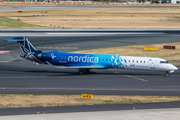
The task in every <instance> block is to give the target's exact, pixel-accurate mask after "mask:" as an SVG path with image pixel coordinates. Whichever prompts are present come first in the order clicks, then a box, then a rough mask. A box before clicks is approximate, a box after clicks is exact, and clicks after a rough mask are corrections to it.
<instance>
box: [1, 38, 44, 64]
mask: <svg viewBox="0 0 180 120" xmlns="http://www.w3.org/2000/svg"><path fill="white" fill-rule="evenodd" d="M4 41H6V42H13V41H17V43H18V44H19V47H20V49H21V51H22V52H23V55H20V56H21V57H23V58H25V59H28V60H31V61H35V62H41V61H39V60H38V59H37V58H36V57H35V56H36V55H37V54H39V53H42V51H41V50H37V49H36V48H35V47H34V46H33V45H32V44H31V43H30V42H29V41H28V39H27V38H26V37H16V38H13V39H8V40H4Z"/></svg>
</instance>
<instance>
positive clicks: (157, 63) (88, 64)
mask: <svg viewBox="0 0 180 120" xmlns="http://www.w3.org/2000/svg"><path fill="white" fill-rule="evenodd" d="M4 41H7V42H11V41H16V42H17V43H18V44H19V46H20V48H21V51H22V52H23V55H20V56H21V57H22V58H25V59H27V60H31V61H33V62H37V63H40V64H47V65H49V66H51V67H54V68H61V69H78V70H79V74H88V73H89V72H90V70H91V69H109V68H114V69H132V70H152V71H164V72H165V76H169V73H172V72H174V70H178V68H177V67H175V66H174V65H172V64H171V63H169V62H168V61H166V60H165V59H162V58H153V57H134V56H119V55H97V54H78V53H61V52H59V51H50V52H42V51H41V50H37V49H36V48H35V47H34V46H33V45H32V44H31V43H30V42H29V40H28V38H26V37H16V38H13V39H8V40H4Z"/></svg>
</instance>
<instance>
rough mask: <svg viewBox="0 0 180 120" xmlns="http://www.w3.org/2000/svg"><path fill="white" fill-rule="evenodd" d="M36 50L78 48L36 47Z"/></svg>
mask: <svg viewBox="0 0 180 120" xmlns="http://www.w3.org/2000/svg"><path fill="white" fill-rule="evenodd" d="M36 48H38V49H78V47H36Z"/></svg>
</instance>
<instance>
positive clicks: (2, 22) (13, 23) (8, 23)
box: [0, 17, 43, 29]
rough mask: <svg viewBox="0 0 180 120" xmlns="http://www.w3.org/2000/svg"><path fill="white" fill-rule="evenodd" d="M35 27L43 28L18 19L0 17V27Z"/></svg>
mask: <svg viewBox="0 0 180 120" xmlns="http://www.w3.org/2000/svg"><path fill="white" fill-rule="evenodd" d="M2 28H3V29H11V28H12V29H15V28H16V29H23V28H26V29H36V28H43V27H42V26H39V25H33V24H28V23H24V22H22V21H21V20H20V19H17V20H14V19H10V18H7V17H0V29H2Z"/></svg>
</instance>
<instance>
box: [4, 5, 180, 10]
mask: <svg viewBox="0 0 180 120" xmlns="http://www.w3.org/2000/svg"><path fill="white" fill-rule="evenodd" d="M145 8H158V9H161V8H180V6H1V9H0V11H32V10H77V9H82V10H83V9H145Z"/></svg>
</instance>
